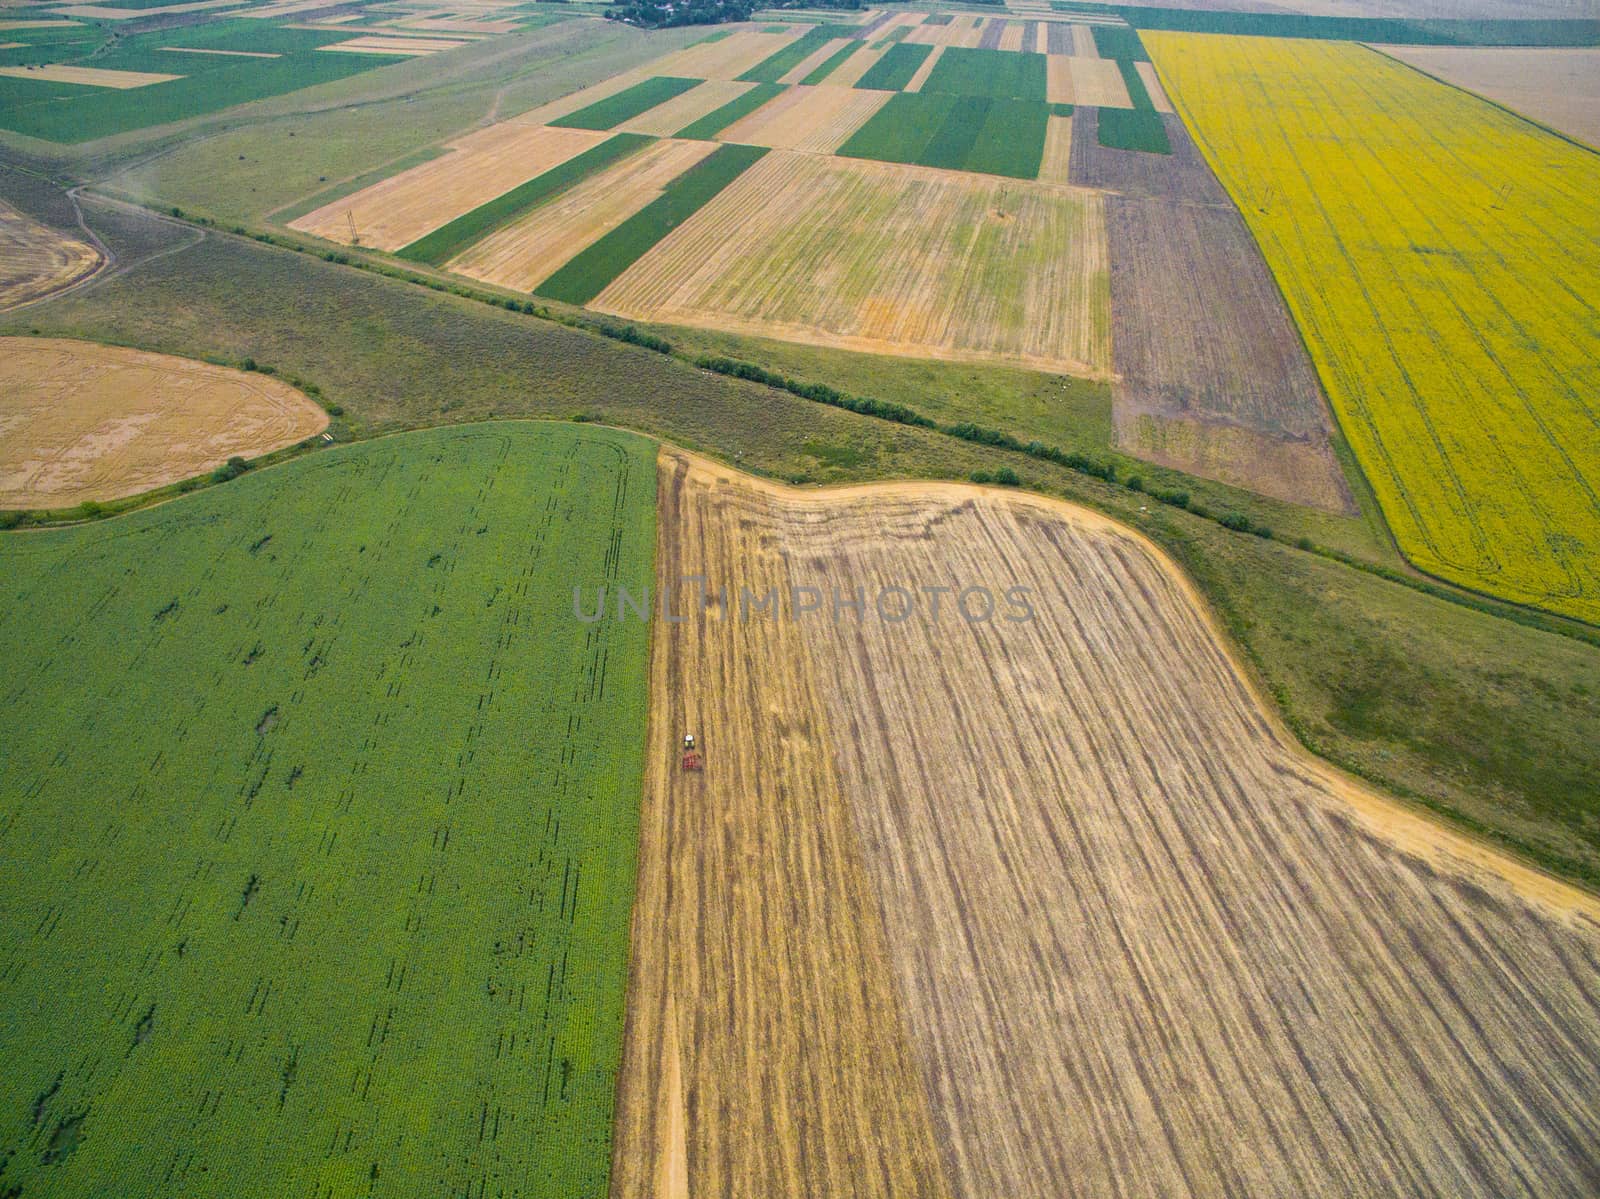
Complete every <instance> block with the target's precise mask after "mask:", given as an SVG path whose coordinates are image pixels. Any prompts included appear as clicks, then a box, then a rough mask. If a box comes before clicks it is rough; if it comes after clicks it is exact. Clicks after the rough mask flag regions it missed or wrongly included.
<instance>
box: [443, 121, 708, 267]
mask: <svg viewBox="0 0 1600 1199" xmlns="http://www.w3.org/2000/svg"><path fill="white" fill-rule="evenodd" d="M716 148H717V145H716V143H715V142H681V141H666V140H663V141H659V142H653V143H651V144H650V145H648V146H646V147H645V148H644V149H642V150H640V151H638V152H637V153H635V154H632V155H629V156H628V157H627V158H625V159H623V160H622V161H621V162H619V163H617V164H616V165H614V166H612V167H610V168H608V169H607V170H605V171H602V172H601V173H600V174H598V175H595V176H592V177H591V178H588V179H585V180H583V181H582V182H581V183H579V184H577V186H575V187H573V188H572V189H571V190H570V191H567V192H564V193H563V194H562V195H560V196H557V197H556V198H555V199H554V200H551V201H550V202H549V203H547V204H543V205H541V206H540V207H538V208H536V209H534V210H533V211H532V212H530V213H529V214H528V215H527V216H525V217H523V218H522V219H520V220H518V221H516V222H514V223H513V224H510V225H507V226H506V227H505V228H503V229H498V230H496V231H495V232H493V233H491V234H490V235H489V236H488V237H486V238H484V239H483V240H482V241H479V242H476V243H475V244H473V245H472V246H469V247H468V248H467V249H466V250H465V251H464V252H463V253H462V254H461V255H460V256H458V257H456V258H453V259H451V260H450V262H449V263H448V264H447V267H448V269H449V270H452V271H455V272H457V273H458V274H462V275H469V276H471V277H472V278H474V279H482V280H483V281H484V282H486V283H497V284H499V285H500V286H502V287H509V288H512V289H513V290H515V291H532V290H533V289H534V287H535V286H536V285H538V284H539V283H542V282H543V281H544V280H545V279H547V278H549V277H550V275H551V274H552V273H553V272H554V271H556V270H557V269H558V268H559V267H560V266H561V265H562V264H563V263H565V262H566V261H567V260H568V259H570V258H572V257H573V256H574V255H575V254H577V253H578V252H579V251H580V250H582V249H583V248H584V247H586V246H588V245H590V244H592V243H593V242H595V241H597V240H599V239H600V238H601V237H603V236H604V235H605V234H607V233H609V232H610V231H611V230H613V229H615V228H616V227H617V226H618V225H620V224H622V222H623V221H625V220H627V219H628V218H629V217H631V216H632V215H633V214H634V213H636V212H638V211H639V210H640V209H641V208H643V207H644V206H645V205H646V204H648V203H650V201H652V200H654V199H655V198H656V197H657V196H659V195H660V194H661V193H662V191H663V190H664V189H665V188H666V186H667V184H669V183H671V182H672V181H673V180H674V179H676V178H677V177H678V176H679V175H681V174H683V172H685V171H687V170H688V169H689V168H690V167H692V166H693V165H694V164H695V163H697V162H699V161H700V160H701V159H702V158H704V157H706V155H708V154H710V153H711V152H712V151H714V150H715V149H716Z"/></svg>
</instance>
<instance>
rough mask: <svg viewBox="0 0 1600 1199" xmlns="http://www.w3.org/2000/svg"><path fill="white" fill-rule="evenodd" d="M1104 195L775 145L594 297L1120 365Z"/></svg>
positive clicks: (704, 324) (750, 321)
mask: <svg viewBox="0 0 1600 1199" xmlns="http://www.w3.org/2000/svg"><path fill="white" fill-rule="evenodd" d="M1105 244H1106V241H1105V212H1104V206H1103V198H1102V197H1101V196H1100V195H1099V194H1098V193H1094V192H1088V191H1082V190H1079V189H1076V188H1068V187H1060V186H1055V185H1051V184H1043V183H1035V182H1022V181H1017V180H1011V179H999V178H996V177H994V176H989V175H972V174H965V173H961V172H955V171H939V170H932V169H929V168H925V167H914V166H900V165H896V164H892V163H877V162H865V161H858V160H855V159H840V158H826V157H820V156H817V155H811V154H791V153H786V152H784V151H780V150H774V151H772V152H771V153H769V154H767V155H766V156H765V157H764V158H762V159H761V160H760V161H759V162H757V163H756V164H755V165H754V166H752V167H751V168H750V169H749V170H747V171H745V172H744V174H742V175H740V176H739V178H738V179H736V180H734V182H733V183H732V184H730V185H729V186H728V187H727V188H726V189H724V190H723V191H722V192H721V193H720V194H718V195H717V196H716V197H715V198H713V199H712V200H711V201H710V203H708V204H707V205H706V206H705V207H704V208H702V209H701V210H700V211H699V212H698V213H696V214H695V215H694V216H692V217H691V218H689V219H688V220H687V221H685V222H684V223H683V224H682V225H680V226H679V227H678V228H677V229H675V230H673V232H671V233H670V234H668V235H667V236H666V237H665V238H664V239H662V241H661V242H660V243H659V244H658V245H656V247H655V248H654V249H652V250H651V251H650V252H649V253H647V254H646V255H644V257H642V258H641V259H640V260H639V261H638V262H636V263H635V264H634V265H633V266H632V267H630V268H629V269H628V270H627V271H625V272H623V274H622V275H621V276H620V277H618V278H617V279H616V280H615V281H614V282H613V283H612V284H611V285H610V286H609V287H607V288H606V289H605V290H604V291H603V292H601V293H600V295H599V296H597V297H596V299H595V301H594V303H593V304H592V305H591V306H592V307H594V308H596V309H598V310H600V311H602V312H609V313H611V314H613V315H615V316H623V317H628V318H630V319H637V320H651V321H665V322H670V323H673V324H680V325H692V326H696V327H701V328H716V329H725V330H734V331H738V332H747V333H753V334H756V335H759V336H767V337H778V338H783V339H785V340H789V341H798V342H804V343H809V344H813V345H828V346H837V347H839V348H841V349H856V350H865V351H867V352H871V353H879V354H895V355H901V356H909V357H923V358H944V359H952V360H964V361H975V362H1010V363H1013V364H1015V363H1018V362H1021V363H1025V364H1027V365H1029V366H1032V367H1034V368H1036V369H1040V370H1054V371H1057V372H1059V373H1067V374H1081V375H1087V376H1094V375H1099V376H1101V377H1104V376H1106V375H1107V374H1108V373H1109V365H1110V351H1111V347H1110V344H1109V341H1110V339H1109V337H1108V335H1107V334H1108V330H1109V320H1108V318H1107V316H1106V307H1107V304H1108V297H1109V291H1108V285H1107V263H1106V253H1105Z"/></svg>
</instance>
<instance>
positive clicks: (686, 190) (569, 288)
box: [535, 145, 767, 304]
mask: <svg viewBox="0 0 1600 1199" xmlns="http://www.w3.org/2000/svg"><path fill="white" fill-rule="evenodd" d="M766 152H767V151H766V149H765V148H764V147H762V146H736V145H729V146H718V147H717V148H716V149H715V150H713V151H712V152H711V153H710V154H708V155H706V157H704V158H702V159H701V160H700V161H699V162H697V163H695V164H694V166H692V167H690V168H689V169H688V170H687V171H685V172H684V173H683V174H681V175H679V176H678V177H677V178H676V179H674V180H673V181H672V182H671V183H669V184H668V185H667V187H666V190H665V191H663V192H662V193H661V194H660V195H659V196H657V197H656V198H655V199H654V200H652V201H651V202H650V203H649V204H646V205H645V206H644V207H643V208H641V209H640V210H639V211H638V212H636V213H634V214H633V215H632V216H631V217H629V218H628V219H627V220H625V221H623V222H622V224H620V225H618V226H617V227H616V228H615V229H613V230H611V232H609V233H607V234H606V235H605V236H604V237H602V238H600V239H599V240H598V241H596V242H594V243H593V244H591V245H590V246H588V247H587V248H585V249H584V250H582V251H580V252H579V253H578V254H577V255H576V256H575V257H573V258H572V259H570V260H569V261H568V262H567V263H566V265H565V266H563V267H562V268H561V269H560V270H558V271H556V273H555V274H553V275H551V276H550V277H549V278H548V279H546V280H545V281H544V282H543V283H541V284H540V285H539V286H538V287H537V288H536V289H535V291H536V294H538V295H541V296H544V297H546V298H548V299H552V300H564V301H566V302H567V303H568V304H587V303H588V302H589V301H590V300H592V299H594V298H595V297H596V296H597V295H599V294H600V293H601V292H602V291H604V290H605V289H606V286H607V284H609V283H610V282H611V281H612V280H613V279H615V278H616V277H617V276H618V275H620V274H622V272H623V271H625V270H627V269H628V268H629V267H630V266H632V265H633V264H634V263H635V262H637V261H638V260H639V259H640V258H642V257H644V255H645V254H646V253H648V252H649V251H650V249H651V248H652V247H654V246H655V244H656V243H657V242H659V241H660V240H661V239H662V238H663V237H665V236H666V235H667V234H669V233H671V232H672V231H673V230H674V229H676V228H677V227H678V226H679V225H681V224H683V222H684V221H686V220H688V219H689V218H690V217H692V216H693V215H694V214H695V213H697V212H699V211H700V209H701V208H703V207H705V205H706V202H707V201H708V200H710V199H711V197H712V196H714V195H716V194H717V193H718V192H719V191H721V190H722V189H723V188H725V187H727V186H728V184H730V183H732V182H733V181H734V180H735V179H737V178H738V177H739V175H740V174H741V173H743V172H744V170H745V169H746V168H747V167H749V166H750V164H751V163H753V162H755V161H756V160H757V159H758V158H760V157H761V156H762V155H763V154H765V153H766Z"/></svg>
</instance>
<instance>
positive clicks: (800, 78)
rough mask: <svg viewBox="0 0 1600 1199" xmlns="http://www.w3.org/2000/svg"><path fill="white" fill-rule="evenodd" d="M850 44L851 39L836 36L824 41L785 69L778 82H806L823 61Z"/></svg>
mask: <svg viewBox="0 0 1600 1199" xmlns="http://www.w3.org/2000/svg"><path fill="white" fill-rule="evenodd" d="M850 44H851V39H850V38H843V37H836V38H833V39H832V40H831V41H826V42H823V43H822V45H820V46H818V47H817V48H816V49H815V50H813V51H812V52H811V53H810V54H808V55H806V56H805V57H804V58H802V59H801V60H800V61H799V62H797V63H796V64H795V65H794V66H792V67H790V68H789V69H788V70H787V71H785V72H784V73H783V76H782V78H780V79H779V80H778V82H779V83H783V84H795V83H802V82H804V81H805V79H806V77H807V76H808V75H810V74H811V72H812V71H815V70H816V69H817V68H818V67H820V66H821V65H822V64H823V63H825V62H827V61H828V60H829V59H830V58H832V57H833V56H834V55H835V54H837V53H838V52H839V51H841V50H843V49H844V48H845V47H846V46H848V45H850Z"/></svg>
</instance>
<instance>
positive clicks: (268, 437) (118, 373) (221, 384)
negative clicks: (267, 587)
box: [0, 337, 328, 509]
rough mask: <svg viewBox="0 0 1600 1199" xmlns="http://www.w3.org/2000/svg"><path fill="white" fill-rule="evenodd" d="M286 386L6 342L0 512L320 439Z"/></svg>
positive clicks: (200, 365) (93, 494) (180, 361)
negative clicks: (316, 437) (310, 439)
mask: <svg viewBox="0 0 1600 1199" xmlns="http://www.w3.org/2000/svg"><path fill="white" fill-rule="evenodd" d="M327 424H328V415H327V413H325V412H324V411H323V410H322V409H321V408H319V407H318V406H317V405H316V404H314V403H312V402H311V400H310V399H309V398H307V397H306V396H305V395H303V394H302V393H301V392H299V391H296V390H295V389H294V388H293V387H290V386H289V385H288V384H287V383H284V382H282V381H281V380H278V379H273V378H269V377H267V376H265V375H258V374H246V373H244V372H242V371H235V370H228V369H227V368H225V367H220V366H212V365H210V364H209V363H204V362H194V361H191V360H189V359H186V358H172V357H169V356H167V355H165V354H148V353H145V352H143V351H140V350H127V349H122V348H120V347H117V346H99V345H94V344H93V343H91V342H78V341H63V340H60V339H57V338H42V337H41V338H34V337H0V508H13V509H16V508H46V509H48V508H71V507H74V506H75V505H78V504H81V503H83V502H85V501H101V500H112V499H118V498H120V497H122V496H127V495H137V494H138V493H139V492H142V491H152V490H154V489H155V488H157V487H161V486H163V485H165V484H167V483H175V482H177V481H179V480H180V479H187V478H190V477H191V476H194V475H198V474H200V473H202V472H203V471H208V470H211V469H213V468H215V467H218V466H221V465H222V464H223V463H225V462H226V461H227V460H228V459H229V458H232V457H235V456H238V457H243V458H254V457H258V456H259V455H262V454H268V453H271V452H272V451H273V450H279V449H282V448H284V447H285V446H290V445H293V444H295V443H296V442H298V441H302V440H304V439H305V438H307V437H312V436H315V435H316V434H318V433H320V432H321V431H322V430H323V429H324V428H326V427H327Z"/></svg>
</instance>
